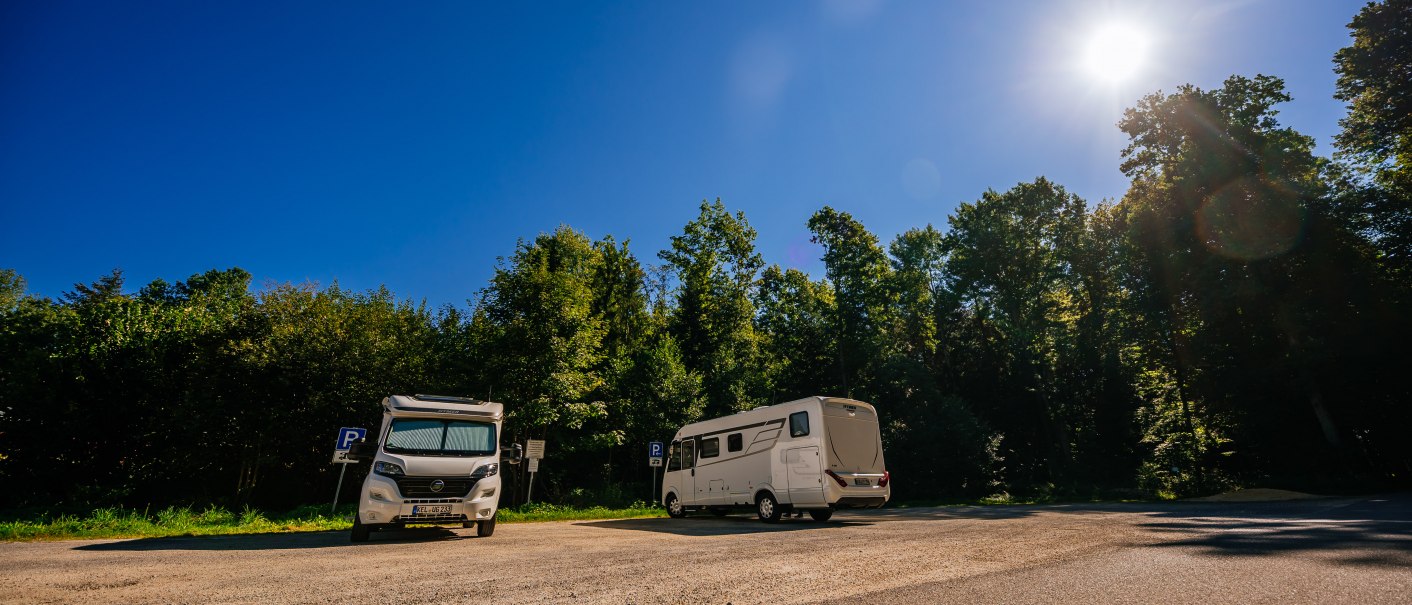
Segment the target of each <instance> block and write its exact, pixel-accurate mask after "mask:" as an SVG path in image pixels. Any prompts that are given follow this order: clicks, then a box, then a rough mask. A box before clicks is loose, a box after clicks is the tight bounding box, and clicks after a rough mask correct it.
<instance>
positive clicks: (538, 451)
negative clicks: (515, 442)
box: [525, 439, 544, 503]
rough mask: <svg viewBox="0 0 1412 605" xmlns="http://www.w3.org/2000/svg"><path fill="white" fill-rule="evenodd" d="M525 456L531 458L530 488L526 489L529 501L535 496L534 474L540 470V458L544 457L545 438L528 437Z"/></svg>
mask: <svg viewBox="0 0 1412 605" xmlns="http://www.w3.org/2000/svg"><path fill="white" fill-rule="evenodd" d="M525 457H526V458H529V474H530V478H529V488H528V489H527V490H525V502H526V503H529V502H533V498H534V474H535V473H537V472H539V459H540V458H543V457H544V440H543V439H526V440H525Z"/></svg>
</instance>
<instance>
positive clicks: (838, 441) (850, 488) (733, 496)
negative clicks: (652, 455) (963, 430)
mask: <svg viewBox="0 0 1412 605" xmlns="http://www.w3.org/2000/svg"><path fill="white" fill-rule="evenodd" d="M890 478H891V476H890V475H889V473H888V471H887V467H886V466H885V465H884V464H883V452H882V435H881V432H880V431H879V429H878V413H877V410H875V409H873V406H871V405H869V404H866V403H863V402H861V401H854V400H852V399H841V398H837V397H809V398H807V399H800V400H798V401H791V402H789V403H783V404H779V405H772V406H767V407H762V408H756V409H753V410H750V411H748V412H741V413H739V414H734V415H731V416H726V417H724V418H716V419H714V420H706V421H703V422H697V423H694V424H688V425H686V426H684V427H682V428H681V430H679V431H677V434H676V436H675V437H673V438H672V446H671V449H670V450H669V453H668V455H667V468H666V471H665V478H664V479H663V481H662V504H663V505H664V506H666V507H667V514H669V515H671V516H672V517H677V518H679V517H682V516H685V515H686V514H687V512H689V511H693V510H708V511H711V512H712V513H713V514H717V515H724V514H726V513H727V512H729V511H730V510H731V509H733V508H736V507H753V508H754V509H755V511H756V514H758V515H759V516H760V519H762V520H764V521H767V522H774V521H778V520H779V519H780V517H781V516H782V515H784V514H785V513H788V512H798V511H807V512H808V513H809V516H810V517H813V518H814V520H816V521H826V520H828V518H829V517H830V516H832V515H833V511H834V509H837V508H877V507H880V506H882V505H883V504H884V503H886V502H887V500H888V498H889V497H890V495H891V493H892V490H891V488H890V487H889V486H888V481H889V479H890Z"/></svg>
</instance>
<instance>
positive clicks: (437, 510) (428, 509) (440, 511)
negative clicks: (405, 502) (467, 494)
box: [412, 504, 451, 515]
mask: <svg viewBox="0 0 1412 605" xmlns="http://www.w3.org/2000/svg"><path fill="white" fill-rule="evenodd" d="M412 514H413V515H449V514H451V505H450V504H435V505H425V504H423V505H421V506H413V507H412Z"/></svg>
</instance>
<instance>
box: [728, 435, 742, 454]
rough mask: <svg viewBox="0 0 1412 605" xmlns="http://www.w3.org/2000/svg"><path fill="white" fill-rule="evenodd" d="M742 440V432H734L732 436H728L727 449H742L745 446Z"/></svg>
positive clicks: (732, 450) (730, 450) (736, 450)
mask: <svg viewBox="0 0 1412 605" xmlns="http://www.w3.org/2000/svg"><path fill="white" fill-rule="evenodd" d="M742 441H743V440H742V439H741V437H740V433H736V434H734V435H731V436H729V437H726V451H729V452H738V451H740V450H741V448H743V447H744V445H743V444H742V443H741V442H742Z"/></svg>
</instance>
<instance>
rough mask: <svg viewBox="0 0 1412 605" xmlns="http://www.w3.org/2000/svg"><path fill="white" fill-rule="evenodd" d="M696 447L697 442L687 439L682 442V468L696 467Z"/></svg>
mask: <svg viewBox="0 0 1412 605" xmlns="http://www.w3.org/2000/svg"><path fill="white" fill-rule="evenodd" d="M695 445H696V442H695V441H692V440H691V439H687V440H686V441H683V442H681V467H682V468H692V467H695V466H696V448H695V447H693V446H695Z"/></svg>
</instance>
